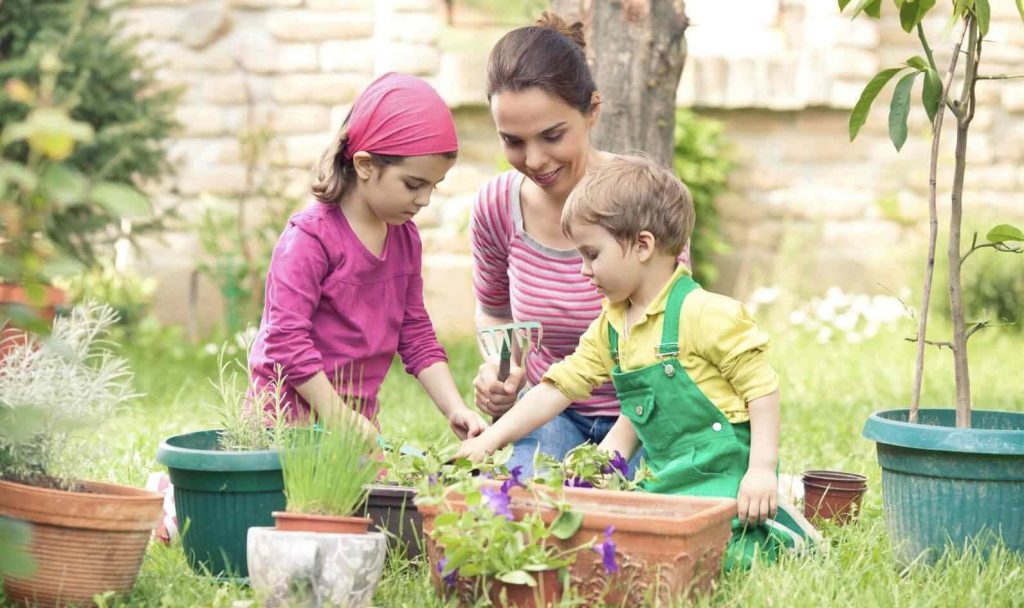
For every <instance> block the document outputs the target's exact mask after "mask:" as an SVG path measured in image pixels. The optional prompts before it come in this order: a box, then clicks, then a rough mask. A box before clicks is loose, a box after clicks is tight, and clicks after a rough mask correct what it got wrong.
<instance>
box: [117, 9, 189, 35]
mask: <svg viewBox="0 0 1024 608" xmlns="http://www.w3.org/2000/svg"><path fill="white" fill-rule="evenodd" d="M121 15H122V16H124V30H123V32H124V34H125V35H127V36H138V37H140V38H142V39H144V40H145V39H150V38H155V39H157V40H173V39H174V38H175V37H176V36H177V35H178V27H179V25H180V24H181V22H182V21H183V20H184V18H185V13H184V11H182V10H180V9H178V8H170V7H152V8H132V9H128V10H125V11H123V12H122V13H121Z"/></svg>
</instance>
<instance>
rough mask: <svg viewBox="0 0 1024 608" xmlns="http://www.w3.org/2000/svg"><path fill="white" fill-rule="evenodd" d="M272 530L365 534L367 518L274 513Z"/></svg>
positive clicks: (367, 524) (368, 523)
mask: <svg viewBox="0 0 1024 608" xmlns="http://www.w3.org/2000/svg"><path fill="white" fill-rule="evenodd" d="M273 516H274V528H275V529H276V530H282V531H285V532H326V533H329V534H366V533H367V532H368V531H369V530H370V518H369V517H341V516H337V515H314V514H312V513H289V512H286V511H274V512H273Z"/></svg>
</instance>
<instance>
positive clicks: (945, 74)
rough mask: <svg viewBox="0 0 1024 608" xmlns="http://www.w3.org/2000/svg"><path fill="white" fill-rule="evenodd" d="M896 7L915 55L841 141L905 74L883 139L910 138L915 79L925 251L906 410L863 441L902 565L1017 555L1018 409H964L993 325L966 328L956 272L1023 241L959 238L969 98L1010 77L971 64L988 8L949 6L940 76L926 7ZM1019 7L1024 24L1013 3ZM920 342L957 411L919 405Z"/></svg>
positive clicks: (999, 233)
mask: <svg viewBox="0 0 1024 608" xmlns="http://www.w3.org/2000/svg"><path fill="white" fill-rule="evenodd" d="M850 3H851V0H839V9H840V10H843V9H845V8H846V6H847V5H848V4H850ZM855 5H856V6H855V8H854V12H853V16H854V17H856V16H857V15H858V14H859V13H861V12H864V13H866V14H867V15H869V16H871V17H873V18H875V19H878V18H880V5H881V0H862V1H860V2H857V3H855ZM895 5H896V8H897V13H898V16H899V20H900V24H901V25H902V27H903V29H904V30H905V31H906V32H907V33H912V32H913V33H916V35H917V38H918V40H919V41H920V43H921V48H922V52H923V56H920V55H917V56H914V57H911V58H909V59H908V60H907V61H906V62H905V63H904V64H903V65H900V66H897V67H894V68H889V69H886V70H883V71H882V72H880V73H879V74H878V75H876V76H875V77H874V78H873V79H872V80H871V81H870V82H869V83H868V84H867V86H866V87H865V88H864V92H863V93H862V94H861V97H860V99H859V100H858V101H857V103H856V105H855V106H854V108H853V111H852V113H851V115H850V138H851V139H853V138H854V137H856V135H857V132H858V131H859V129H860V127H861V126H862V125H863V124H864V122H865V120H866V117H867V114H868V111H869V110H870V107H871V105H872V102H873V101H874V100H875V98H876V97H877V96H878V94H879V92H880V90H881V89H882V88H883V87H884V86H885V84H886V83H887V82H888V81H890V80H891V79H892V78H894V77H895V76H896V75H898V74H903V75H902V77H901V78H900V80H899V82H898V83H897V84H896V87H895V89H894V92H893V97H892V103H891V105H890V113H889V135H890V138H891V140H892V142H893V144H894V145H895V146H896V148H897V150H898V149H899V148H900V147H902V145H903V143H904V141H905V140H906V137H907V115H908V113H909V109H910V106H911V100H910V94H911V88H912V87H913V84H914V80H915V79H916V78H917V77H918V76H921V77H922V79H923V83H924V84H923V92H922V97H921V100H922V104H923V106H924V110H925V112H926V114H927V116H928V119H929V120H930V122H931V126H932V145H931V157H930V172H929V201H928V202H929V205H928V208H929V219H930V222H929V238H928V253H927V259H926V265H925V277H924V284H923V286H922V297H921V307H920V312H919V315H918V319H917V321H918V328H917V336H916V341H917V358H916V365H915V373H914V381H913V389H912V392H911V399H910V407H909V408H906V409H890V410H883V411H879V412H875V413H873V414H872V415H871V416H870V417H869V418H868V420H867V423H866V424H865V426H864V433H863V434H864V436H865V437H866V438H868V439H871V440H874V441H875V442H876V443H877V448H878V460H879V464H880V465H881V467H882V493H883V502H884V506H885V518H886V524H887V527H888V530H889V534H890V536H891V537H892V540H893V542H894V545H895V549H896V552H897V555H898V556H899V557H900V558H901V559H902V560H904V561H908V562H909V561H912V560H915V559H918V558H919V557H921V556H922V554H925V559H929V560H934V559H937V557H938V556H939V555H940V554H941V553H942V551H943V550H944V548H945V547H946V545H947V543H949V542H952V543H953V544H954V545H958V546H963V544H964V542H966V541H968V540H970V539H977V538H978V537H979V535H980V534H982V533H985V532H992V533H995V534H997V535H999V536H1001V537H1002V540H1003V541H1004V542H1005V543H1006V545H1007V547H1009V548H1010V549H1012V550H1015V551H1017V552H1021V551H1024V525H1022V523H1021V518H1020V510H1019V505H1020V504H1021V502H1022V501H1024V414H1022V413H1014V412H998V411H983V410H982V411H980V410H974V411H973V412H972V408H971V384H970V375H969V372H968V360H967V342H968V339H969V338H970V337H971V336H972V335H974V334H975V333H977V332H978V331H980V330H982V329H984V328H986V327H988V326H990V325H991V321H989V320H979V321H972V322H971V323H968V322H967V321H966V319H965V314H964V306H963V298H962V284H961V270H962V269H963V268H964V265H965V262H966V261H967V260H968V258H969V257H970V256H971V255H973V254H974V253H976V252H978V251H979V250H982V249H992V250H994V251H998V252H1004V253H1021V251H1022V247H1021V243H1022V242H1024V232H1022V231H1021V230H1020V228H1018V227H1015V226H1011V225H1009V224H1002V225H998V226H996V227H994V228H993V229H992V230H990V231H989V232H988V234H987V235H986V237H985V238H984V239H982V240H981V241H980V242H979V239H978V236H977V234H975V235H974V236H973V237H972V238H971V242H970V245H969V246H968V247H967V248H966V249H965V248H964V247H963V243H962V242H961V230H962V220H963V193H964V175H965V173H966V169H967V148H968V146H967V138H968V133H969V130H970V126H971V121H972V119H973V118H974V114H975V109H976V105H977V96H976V94H975V91H976V89H977V87H978V86H979V83H981V82H982V81H989V80H1000V79H1005V78H1007V77H1006V76H1000V75H990V74H985V73H983V72H982V71H981V69H980V65H981V59H982V47H983V41H984V39H985V36H986V35H987V34H988V30H989V25H990V21H991V12H992V11H991V6H990V2H989V0H956V1H955V2H953V3H952V15H951V17H950V19H949V21H948V27H949V29H950V30H952V29H953V27H954V26H958V27H957V28H956V33H955V35H954V37H953V41H954V42H953V44H952V48H951V52H950V55H949V59H948V61H949V63H948V67H945V68H943V69H942V70H941V71H940V68H939V66H938V65H937V64H936V60H935V56H934V54H933V52H932V48H931V46H930V45H929V42H928V37H927V36H926V32H925V28H924V24H923V20H924V19H925V17H926V16H928V15H929V13H931V11H932V9H933V8H934V6H935V2H934V1H931V0H927V1H926V0H916V1H913V0H902V1H900V0H896V1H895ZM1017 7H1018V10H1019V12H1020V13H1021V18H1022V19H1024V8H1022V6H1021V3H1020V2H1018V3H1017ZM954 82H956V83H957V86H958V87H959V92H957V93H954V92H953V88H954ZM981 86H990V83H988V82H985V83H984V84H981ZM947 110H948V111H949V113H950V114H951V117H952V119H953V120H954V121H955V123H954V124H955V129H956V147H955V158H954V163H953V169H952V187H951V197H950V210H949V240H948V243H947V249H946V257H947V259H948V263H949V277H948V279H949V305H950V310H951V316H952V325H953V328H952V333H953V335H952V339H951V340H948V341H936V340H931V339H929V338H928V337H927V333H926V329H927V322H928V310H929V302H930V297H931V286H932V269H933V267H934V264H935V250H936V244H937V240H938V216H937V206H936V198H937V195H936V191H937V179H938V160H939V150H940V148H939V143H940V138H941V135H942V130H943V126H944V118H945V116H946V113H947ZM927 344H933V345H936V346H940V347H947V348H949V349H950V351H951V352H952V354H953V367H954V380H955V385H956V403H955V409H920V408H919V406H920V396H921V383H922V377H923V373H924V349H925V346H926V345H927Z"/></svg>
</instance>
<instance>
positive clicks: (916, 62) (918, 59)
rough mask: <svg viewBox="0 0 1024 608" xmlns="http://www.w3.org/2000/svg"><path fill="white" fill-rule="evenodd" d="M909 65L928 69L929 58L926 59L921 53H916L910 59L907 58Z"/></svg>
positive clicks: (919, 68)
mask: <svg viewBox="0 0 1024 608" xmlns="http://www.w3.org/2000/svg"><path fill="white" fill-rule="evenodd" d="M907 65H908V66H910V67H912V68H917V69H918V70H922V71H924V70H927V69H928V68H929V66H928V60H926V59H925V58H924V57H922V56H920V55H914V56H913V57H911V58H910V59H907Z"/></svg>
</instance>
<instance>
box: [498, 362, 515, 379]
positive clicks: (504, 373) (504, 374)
mask: <svg viewBox="0 0 1024 608" xmlns="http://www.w3.org/2000/svg"><path fill="white" fill-rule="evenodd" d="M511 368H512V359H511V358H506V357H502V358H501V361H499V362H498V382H504V381H506V380H508V374H509V371H511Z"/></svg>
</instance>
